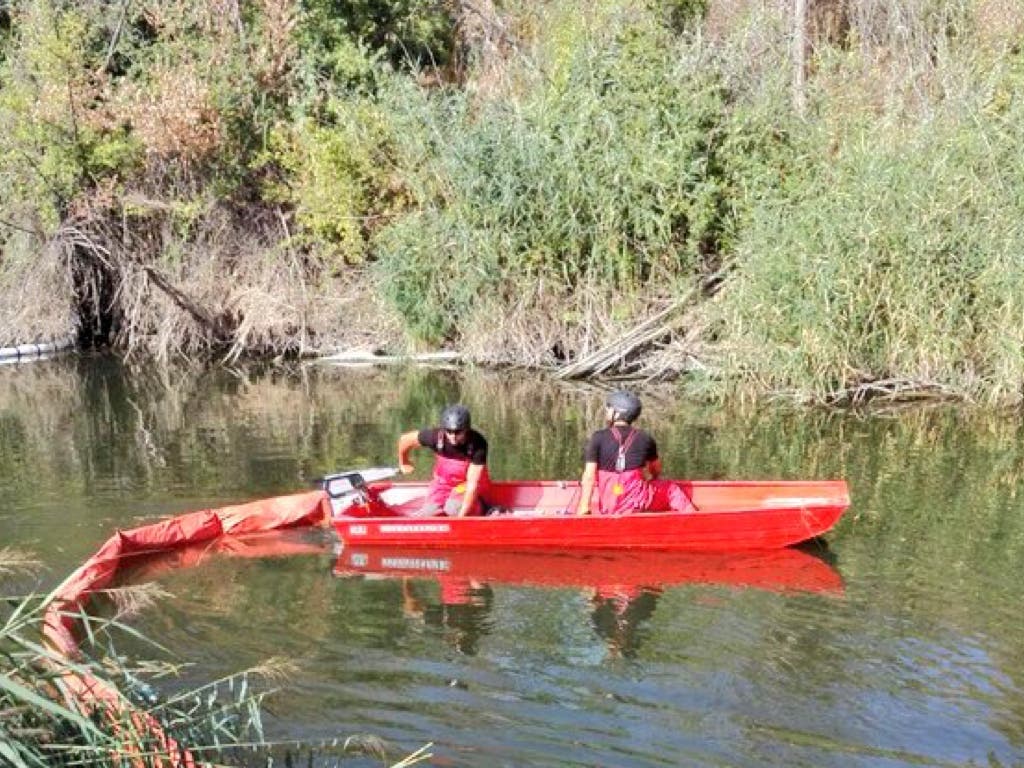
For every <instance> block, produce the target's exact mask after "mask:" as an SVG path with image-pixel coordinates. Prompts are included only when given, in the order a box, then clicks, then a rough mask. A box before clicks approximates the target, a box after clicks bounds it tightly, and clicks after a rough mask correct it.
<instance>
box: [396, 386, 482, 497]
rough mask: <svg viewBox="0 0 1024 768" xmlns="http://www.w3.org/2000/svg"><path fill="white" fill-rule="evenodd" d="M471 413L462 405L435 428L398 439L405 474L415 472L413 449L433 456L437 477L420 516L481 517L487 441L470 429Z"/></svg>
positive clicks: (446, 413)
mask: <svg viewBox="0 0 1024 768" xmlns="http://www.w3.org/2000/svg"><path fill="white" fill-rule="evenodd" d="M471 421H472V420H471V418H470V413H469V409H468V408H467V407H466V406H464V405H460V404H456V405H449V406H448V407H447V408H445V409H444V410H443V411H441V423H440V424H439V425H438V426H436V427H430V428H426V429H420V430H413V431H412V432H406V433H405V434H403V435H402V436H401V437H400V438H398V466H399V468H400V469H401V471H402V473H403V474H408V473H410V472H412V471H413V470H414V469H415V468H414V467H413V465H412V463H411V462H410V460H409V452H410V451H412V449H413V448H428V449H430V450H431V451H433V452H434V474H433V477H432V478H431V481H430V486H429V488H428V489H427V498H426V500H425V501H424V504H423V508H422V509H421V511H420V513H421V514H423V515H440V514H445V515H451V516H453V517H454V516H458V517H464V516H466V515H479V514H480V513H481V506H482V505H481V502H480V497H481V494H482V493H483V492H484V491H486V489H487V486H488V485H489V483H490V480H489V478H488V475H487V440H486V439H485V438H484V436H483V435H481V434H480V433H479V432H477V431H476V430H475V429H472V427H471Z"/></svg>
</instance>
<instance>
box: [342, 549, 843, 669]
mask: <svg viewBox="0 0 1024 768" xmlns="http://www.w3.org/2000/svg"><path fill="white" fill-rule="evenodd" d="M333 571H334V575H335V576H340V577H346V578H350V577H356V578H358V577H361V576H367V575H372V576H377V577H385V578H395V579H402V582H403V590H402V593H403V610H404V611H405V613H406V615H407V616H410V617H417V618H421V619H422V620H423V621H425V622H426V623H428V624H432V625H434V626H438V627H443V628H445V629H447V630H450V633H449V634H448V635H446V636H448V637H449V638H450V639H451V640H452V642H453V645H454V646H455V647H456V649H458V650H460V651H462V652H464V653H467V654H473V653H475V652H476V648H477V641H478V640H479V638H480V636H481V635H482V634H485V633H486V632H487V630H488V627H489V612H490V608H491V604H492V602H493V592H492V591H491V589H490V587H489V586H488V585H489V584H492V583H496V584H510V585H523V586H537V587H578V588H580V589H582V590H584V591H585V593H586V594H587V596H588V598H589V600H590V604H591V609H592V613H591V620H592V623H593V625H594V629H595V631H596V632H597V634H598V635H600V636H601V637H602V638H604V640H605V642H606V644H607V645H608V648H609V651H610V652H611V653H612V655H615V656H625V657H629V656H631V655H633V653H634V652H635V648H636V637H635V636H636V630H637V627H638V626H639V625H641V624H642V623H643V622H644V621H646V620H647V619H648V618H650V616H651V615H652V614H653V612H654V609H655V607H656V605H657V601H658V598H659V596H660V595H661V593H662V590H663V589H664V588H665V587H669V586H674V585H681V584H707V585H721V586H728V587H736V588H753V589H763V590H769V591H773V592H781V593H817V594H824V595H830V596H841V595H842V594H843V580H842V577H841V576H840V575H839V572H838V571H836V570H835V568H833V567H832V566H831V565H830V564H829V563H828V562H827V561H826V559H825V558H824V557H823V554H818V553H816V552H811V551H806V550H803V549H776V550H763V551H756V552H723V553H683V552H636V551H629V550H615V551H592V552H577V553H573V552H568V553H550V552H536V551H535V552H509V551H499V550H482V549H464V550H458V549H444V550H427V549H395V548H385V547H344V548H343V549H342V550H341V552H340V553H339V554H338V556H337V559H336V561H335V564H334V569H333ZM423 578H432V579H435V580H436V581H437V582H438V584H439V586H440V600H439V601H436V600H435V601H429V600H427V599H426V598H425V597H423V596H422V595H421V594H420V593H418V592H417V585H416V583H415V581H416V579H423Z"/></svg>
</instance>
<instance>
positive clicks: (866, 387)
mask: <svg viewBox="0 0 1024 768" xmlns="http://www.w3.org/2000/svg"><path fill="white" fill-rule="evenodd" d="M964 397H965V396H964V394H963V393H962V392H959V391H957V390H955V389H953V388H951V387H949V386H946V385H945V384H942V383H940V382H936V381H922V380H919V379H904V378H892V379H878V380H875V381H868V382H862V383H858V384H856V385H853V386H850V387H844V388H842V389H838V390H835V391H833V392H830V393H829V394H827V395H826V396H825V398H824V399H825V403H826V404H828V405H849V406H859V405H865V404H867V403H872V404H874V403H879V402H889V403H907V402H926V401H937V400H963V399H964Z"/></svg>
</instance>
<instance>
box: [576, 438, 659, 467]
mask: <svg viewBox="0 0 1024 768" xmlns="http://www.w3.org/2000/svg"><path fill="white" fill-rule="evenodd" d="M612 430H615V433H616V434H617V435H618V437H619V439H618V440H616V439H615V434H612ZM620 444H621V445H623V446H625V448H626V465H625V469H627V470H629V469H639V468H640V467H642V466H644V465H645V464H647V462H648V461H653V460H654V459H656V458H658V446H657V444H656V443H655V442H654V438H653V437H651V436H650V435H649V434H647V433H646V432H644V431H643V430H642V429H633V428H632V427H608V428H607V429H599V430H597V432H595V433H594V434H592V435H591V436H590V439H589V440H588V441H587V445H586V447H585V448H584V449H583V461H584V463H586V464H589V463H590V462H592V461H593V462H597V468H598V469H601V470H604V471H605V472H614V471H615V460H616V459H617V458H618V457H619V445H620Z"/></svg>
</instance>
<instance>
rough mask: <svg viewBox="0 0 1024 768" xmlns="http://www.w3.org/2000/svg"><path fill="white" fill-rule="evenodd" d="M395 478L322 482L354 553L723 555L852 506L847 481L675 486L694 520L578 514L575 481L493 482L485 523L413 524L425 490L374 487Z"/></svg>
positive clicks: (796, 539) (346, 476)
mask: <svg viewBox="0 0 1024 768" xmlns="http://www.w3.org/2000/svg"><path fill="white" fill-rule="evenodd" d="M389 472H394V470H389V469H375V470H364V471H362V472H348V473H342V474H338V475H331V476H328V477H326V478H323V480H322V481H321V484H322V487H323V488H324V490H326V491H327V494H328V496H329V497H330V499H331V505H332V509H333V517H332V522H333V525H334V527H335V529H336V530H337V532H338V535H339V536H340V537H341V538H342V540H344V541H345V542H346V544H348V545H351V546H364V545H378V546H379V545H395V546H407V547H426V548H441V547H490V548H500V549H504V550H522V549H556V550H559V551H562V550H566V549H623V548H625V549H645V550H688V551H723V550H750V549H776V548H780V547H787V546H791V545H793V544H799V543H800V542H803V541H808V540H810V539H814V538H817V537H819V536H821V535H823V534H824V533H826V532H827V531H828V530H829V529H831V528H832V526H833V525H835V523H836V521H838V520H839V518H840V517H841V516H842V514H843V512H844V511H845V510H846V508H847V507H848V506H849V505H850V496H849V492H848V490H847V486H846V482H845V481H843V480H821V481H751V480H740V481H725V480H694V481H673V482H678V483H679V485H680V486H681V487H682V488H683V490H684V491H686V493H687V494H688V495H689V496H690V498H691V499H692V500H693V504H694V506H695V507H696V511H691V512H685V513H678V512H641V513H634V514H629V515H621V516H601V515H588V516H585V517H579V516H577V515H575V514H574V512H575V510H576V508H577V507H578V505H579V495H580V484H579V483H578V482H575V481H518V482H494V483H492V484H491V486H490V487H489V488H488V491H487V498H486V501H487V503H488V505H489V511H490V514H488V515H485V516H482V517H461V518H459V517H455V518H452V517H445V516H439V517H422V516H417V511H418V510H419V509H420V508H421V506H422V504H423V500H424V498H425V495H426V490H427V485H428V484H427V483H425V482H392V481H390V480H384V479H375V478H380V477H384V476H386V475H387V473H389Z"/></svg>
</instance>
